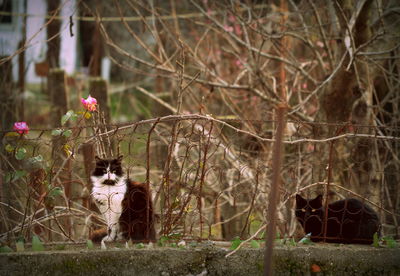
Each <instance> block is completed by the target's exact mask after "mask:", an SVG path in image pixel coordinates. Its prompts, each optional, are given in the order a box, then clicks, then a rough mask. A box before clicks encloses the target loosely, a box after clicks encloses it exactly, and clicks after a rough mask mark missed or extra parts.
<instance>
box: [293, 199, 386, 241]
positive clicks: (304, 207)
mask: <svg viewBox="0 0 400 276" xmlns="http://www.w3.org/2000/svg"><path fill="white" fill-rule="evenodd" d="M295 213H296V217H297V220H298V221H299V222H300V224H301V226H302V227H303V229H304V232H305V233H306V234H308V233H311V240H312V241H316V242H318V241H323V240H324V227H323V226H324V217H325V209H324V207H323V203H322V195H319V196H317V197H316V198H314V199H305V198H303V197H301V196H300V195H296V212H295ZM326 222H327V228H326V242H333V243H360V244H371V243H372V242H373V235H374V233H378V234H379V229H380V222H379V218H378V215H377V213H376V212H375V211H374V210H373V209H372V208H371V207H369V206H368V205H367V204H365V203H363V202H361V201H360V200H358V199H355V198H348V199H344V200H339V201H335V202H333V203H330V204H328V217H327V219H326Z"/></svg>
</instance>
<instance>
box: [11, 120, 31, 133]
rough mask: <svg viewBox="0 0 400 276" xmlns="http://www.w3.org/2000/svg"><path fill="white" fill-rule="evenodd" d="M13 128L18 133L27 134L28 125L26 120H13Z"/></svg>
mask: <svg viewBox="0 0 400 276" xmlns="http://www.w3.org/2000/svg"><path fill="white" fill-rule="evenodd" d="M14 130H15V131H16V132H17V133H19V134H28V132H29V127H28V124H27V123H26V122H15V123H14Z"/></svg>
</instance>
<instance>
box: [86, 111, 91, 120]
mask: <svg viewBox="0 0 400 276" xmlns="http://www.w3.org/2000/svg"><path fill="white" fill-rule="evenodd" d="M90 118H92V114H90V113H89V112H86V113H85V119H86V120H88V119H90Z"/></svg>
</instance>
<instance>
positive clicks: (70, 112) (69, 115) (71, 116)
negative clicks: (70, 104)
mask: <svg viewBox="0 0 400 276" xmlns="http://www.w3.org/2000/svg"><path fill="white" fill-rule="evenodd" d="M77 117H78V114H75V112H74V111H73V110H68V112H67V113H66V114H65V115H63V116H62V117H61V125H62V126H63V125H65V124H66V123H67V122H68V120H71V121H76V118H77Z"/></svg>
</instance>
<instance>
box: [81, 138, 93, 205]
mask: <svg viewBox="0 0 400 276" xmlns="http://www.w3.org/2000/svg"><path fill="white" fill-rule="evenodd" d="M81 150H82V151H81V152H82V156H83V164H84V166H85V175H86V184H85V187H84V191H85V192H84V193H83V194H82V205H83V206H84V207H85V208H87V209H90V210H92V208H91V207H92V206H91V204H90V191H91V187H92V186H91V182H90V175H91V173H92V170H93V169H94V156H95V151H94V145H93V143H85V144H83V145H82V148H81Z"/></svg>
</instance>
